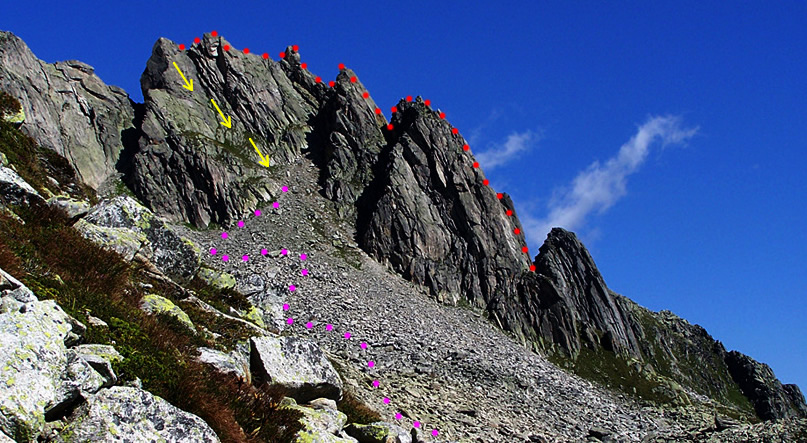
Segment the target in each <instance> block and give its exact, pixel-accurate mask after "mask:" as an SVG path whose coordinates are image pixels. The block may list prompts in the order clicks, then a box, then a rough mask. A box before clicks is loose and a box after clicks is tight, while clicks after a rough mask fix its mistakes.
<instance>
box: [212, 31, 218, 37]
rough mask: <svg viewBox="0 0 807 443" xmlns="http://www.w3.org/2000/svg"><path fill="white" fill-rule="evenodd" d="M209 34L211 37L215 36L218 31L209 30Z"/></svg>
mask: <svg viewBox="0 0 807 443" xmlns="http://www.w3.org/2000/svg"><path fill="white" fill-rule="evenodd" d="M210 35H212V36H213V37H216V36H217V35H219V33H218V32H216V31H210Z"/></svg>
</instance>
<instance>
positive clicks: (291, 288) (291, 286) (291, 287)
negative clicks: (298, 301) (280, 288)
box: [289, 285, 297, 292]
mask: <svg viewBox="0 0 807 443" xmlns="http://www.w3.org/2000/svg"><path fill="white" fill-rule="evenodd" d="M295 289H297V288H296V287H295V286H294V285H289V291H291V292H294V290H295Z"/></svg>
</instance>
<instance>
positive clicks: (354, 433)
mask: <svg viewBox="0 0 807 443" xmlns="http://www.w3.org/2000/svg"><path fill="white" fill-rule="evenodd" d="M345 430H346V431H347V433H348V435H350V436H351V437H353V438H355V439H356V440H358V441H359V443H412V436H411V435H410V434H409V433H408V432H406V431H405V430H404V429H403V428H401V427H400V426H398V425H394V424H392V423H387V422H383V421H379V422H375V423H370V424H368V425H361V424H356V423H352V424H351V425H350V426H348V427H347V428H346V429H345Z"/></svg>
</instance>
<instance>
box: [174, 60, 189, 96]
mask: <svg viewBox="0 0 807 443" xmlns="http://www.w3.org/2000/svg"><path fill="white" fill-rule="evenodd" d="M174 67H175V68H177V71H179V75H181V76H182V80H185V85H184V86H183V88H185V89H187V90H188V91H191V92H193V79H191V81H188V79H187V78H185V74H183V73H182V71H180V70H179V66H177V62H174Z"/></svg>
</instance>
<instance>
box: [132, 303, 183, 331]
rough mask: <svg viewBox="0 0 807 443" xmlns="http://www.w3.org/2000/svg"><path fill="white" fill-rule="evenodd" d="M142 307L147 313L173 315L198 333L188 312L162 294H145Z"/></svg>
mask: <svg viewBox="0 0 807 443" xmlns="http://www.w3.org/2000/svg"><path fill="white" fill-rule="evenodd" d="M140 309H142V310H143V311H144V312H146V313H147V314H165V315H167V316H169V317H173V318H175V319H176V320H177V321H178V322H179V323H180V324H182V325H183V326H185V327H186V328H188V329H189V330H190V331H191V332H193V333H196V327H195V326H194V325H193V322H192V321H191V319H190V317H188V314H186V313H185V311H183V310H182V308H180V307H179V306H177V305H175V304H174V302H172V301H171V300H169V299H167V298H165V297H163V296H161V295H157V294H146V295H144V296H143V299H142V300H140Z"/></svg>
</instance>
